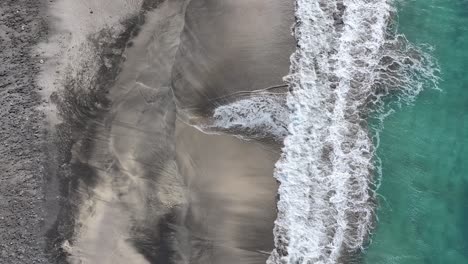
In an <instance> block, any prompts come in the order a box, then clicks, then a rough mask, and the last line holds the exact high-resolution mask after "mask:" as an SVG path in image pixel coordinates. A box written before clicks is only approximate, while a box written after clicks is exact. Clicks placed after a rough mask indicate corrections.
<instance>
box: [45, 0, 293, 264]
mask: <svg viewBox="0 0 468 264" xmlns="http://www.w3.org/2000/svg"><path fill="white" fill-rule="evenodd" d="M128 2H129V3H130V2H131V3H130V4H131V6H133V4H135V3H134V1H128ZM150 2H151V3H153V2H156V1H153V2H152V1H144V2H143V5H150V4H151V3H150ZM123 4H125V3H123ZM99 6H101V5H99ZM150 6H151V7H153V8H154V7H155V8H154V9H153V8H148V9H147V10H148V11H147V12H145V13H142V14H140V15H137V16H136V17H134V18H133V20H130V21H133V22H132V23H135V24H132V25H133V27H134V30H132V31H129V32H128V34H127V33H125V31H124V33H122V34H124V35H122V34H120V35H119V36H120V37H119V38H118V39H119V41H121V42H122V43H118V44H116V45H114V46H111V47H109V48H107V47H106V46H105V45H104V46H102V47H103V48H98V49H96V50H97V51H98V52H110V55H106V56H104V57H103V59H102V60H100V62H98V63H96V64H93V63H87V64H86V63H84V65H89V64H91V65H97V66H94V67H96V68H97V69H103V67H104V68H105V69H106V70H105V71H102V72H104V73H106V76H107V77H106V78H107V79H106V78H105V79H99V78H96V79H93V78H86V77H87V76H88V75H89V73H87V72H84V73H80V74H81V75H80V74H78V75H77V76H79V77H80V79H79V81H80V82H79V83H81V84H82V85H81V86H80V88H79V89H75V88H73V87H74V86H73V85H71V86H70V85H68V86H65V93H63V94H58V95H56V97H59V99H57V101H59V102H62V103H61V104H60V103H59V104H58V111H59V116H61V119H62V120H65V123H66V124H68V125H65V127H66V129H64V128H63V126H62V128H60V129H58V128H57V129H58V131H59V132H58V133H57V134H58V135H62V136H61V138H68V137H71V140H69V141H67V142H68V143H67V144H68V145H67V144H63V146H60V147H62V148H66V147H67V146H69V147H70V149H69V152H70V153H69V154H67V156H69V158H68V159H62V160H61V161H62V165H61V168H64V169H60V170H59V172H58V181H59V182H60V188H59V189H60V190H61V196H62V198H61V199H63V200H65V201H66V202H64V203H61V206H62V207H61V208H62V209H61V210H60V212H59V215H58V219H57V222H56V224H55V225H54V227H53V228H52V231H51V232H49V236H50V240H49V241H50V243H51V244H50V245H49V246H50V247H52V248H55V249H56V250H57V251H55V253H52V255H53V254H58V255H60V256H61V257H59V258H56V259H59V260H60V261H68V262H69V263H164V264H170V263H200V264H201V263H203V264H207V263H213V264H215V263H223V264H230V263H233V264H234V263H264V262H265V260H266V259H267V257H268V254H269V252H270V251H271V250H272V248H273V236H272V229H273V221H274V219H275V217H276V204H275V198H276V191H277V185H276V182H275V180H274V178H273V177H272V174H273V167H274V163H275V162H276V160H277V159H278V157H279V151H280V149H279V146H278V145H269V144H266V143H260V142H254V141H243V140H240V139H238V138H236V137H234V136H233V135H227V134H225V135H213V134H206V133H203V132H201V131H200V130H198V129H196V128H194V127H192V126H189V125H187V124H186V123H184V122H185V121H186V117H187V116H188V117H189V118H190V117H191V115H192V114H198V113H209V111H210V110H212V109H213V106H216V105H219V104H221V103H223V102H222V101H219V100H218V101H213V100H212V99H214V98H217V97H219V96H225V95H229V94H232V93H235V92H238V91H251V90H256V89H262V88H266V87H269V86H274V85H278V84H283V83H282V77H283V76H284V75H286V74H287V72H288V70H289V56H290V54H291V53H292V51H293V49H294V45H295V44H294V40H293V38H292V36H291V34H290V26H291V25H292V23H293V19H294V13H293V1H288V2H287V3H285V2H283V1H274V2H273V3H272V1H267V0H258V1H254V3H252V1H244V0H243V1H211V0H210V1H200V0H192V1H183V0H170V1H164V2H163V3H160V4H158V5H156V4H155V3H153V5H150ZM87 12H88V11H87ZM96 12H98V11H97V10H94V11H93V13H94V14H96ZM96 15H99V13H97V14H96ZM85 19H86V18H85ZM135 21H136V22H135ZM58 23H59V22H58ZM77 23H79V21H78V22H77ZM122 26H123V27H125V26H128V24H122ZM116 27H119V26H116ZM111 31H112V30H111ZM101 35H102V34H101ZM101 35H99V36H101ZM134 35H136V37H135V38H132V36H134ZM107 39H108V38H106V37H104V38H97V39H96V40H95V41H96V43H98V46H99V45H101V44H99V43H101V42H103V41H104V42H105V41H106V40H107ZM130 40H131V41H130ZM99 47H101V46H99ZM119 49H122V50H125V51H124V52H122V53H121V52H120V51H119ZM65 53H67V51H65ZM106 54H107V53H106ZM96 55H98V56H99V55H100V54H96ZM118 58H121V59H118ZM123 58H125V59H123ZM90 61H92V58H90ZM62 63H63V62H62ZM68 63H70V62H68ZM72 72H73V71H72ZM99 72H101V70H99ZM87 74H88V75H87ZM75 75H76V74H75ZM73 78H75V77H74V75H73V74H71V80H73ZM75 79H76V78H75ZM83 81H84V82H83ZM75 82H76V81H75ZM72 83H73V82H72ZM57 89H58V88H57ZM80 89H82V90H80ZM90 91H93V92H90ZM64 95H66V96H65V99H66V100H60V96H64ZM75 97H76V98H78V99H74V98H75ZM70 100H71V102H69V101H70ZM75 100H76V101H75ZM63 102H65V103H63ZM194 106H195V107H196V109H197V110H198V111H186V110H188V109H193V108H192V107H194ZM77 117H78V120H75V119H76V118H77ZM74 118H75V119H74ZM67 133H71V134H67ZM59 142H61V143H60V144H62V143H64V141H59ZM65 143H66V142H65ZM59 163H60V162H59ZM66 168H70V170H67V169H66ZM64 208H65V209H64ZM64 219H65V220H64ZM54 228H55V231H54ZM64 230H65V231H64ZM60 261H59V262H57V263H63V262H60Z"/></svg>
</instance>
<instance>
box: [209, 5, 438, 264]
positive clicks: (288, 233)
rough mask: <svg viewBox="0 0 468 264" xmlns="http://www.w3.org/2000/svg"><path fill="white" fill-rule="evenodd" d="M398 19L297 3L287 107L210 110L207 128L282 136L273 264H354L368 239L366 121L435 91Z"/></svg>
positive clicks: (264, 102)
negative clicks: (396, 24) (428, 89)
mask: <svg viewBox="0 0 468 264" xmlns="http://www.w3.org/2000/svg"><path fill="white" fill-rule="evenodd" d="M394 11H395V10H394V9H393V8H392V5H391V1H389V0H335V1H330V0H296V25H295V27H294V35H295V37H296V40H297V46H298V47H297V50H296V52H295V53H294V54H293V55H292V57H291V70H290V75H289V76H287V77H286V78H285V80H286V81H287V82H288V83H289V86H290V90H291V92H289V93H288V95H287V98H286V99H285V100H286V107H285V104H284V103H283V100H284V98H283V99H281V97H278V96H277V97H269V96H267V95H256V96H252V97H250V98H245V99H241V100H238V101H236V102H234V103H231V104H228V105H224V106H220V107H218V108H217V109H216V110H215V111H214V116H213V117H214V118H213V120H214V121H213V122H212V124H211V128H216V127H217V128H219V129H228V130H230V131H231V132H232V133H241V134H244V135H245V134H247V135H248V136H249V137H255V135H252V134H255V133H257V134H256V135H257V136H264V135H266V134H265V133H270V134H273V135H275V136H276V137H277V138H278V139H279V138H284V136H285V135H287V136H286V137H285V139H284V148H283V150H282V151H283V154H282V157H281V159H280V160H279V161H278V162H277V164H276V170H275V175H274V176H275V177H276V179H278V181H279V182H280V187H279V190H278V193H279V197H280V198H279V201H278V216H277V220H276V221H275V229H274V235H275V249H274V250H273V252H272V254H271V256H270V258H269V259H268V262H267V263H269V264H280V263H281V264H286V263H287V264H312V263H313V264H334V263H350V260H349V259H350V258H352V257H353V256H355V255H356V254H359V253H360V250H361V249H362V248H363V247H364V245H365V243H366V241H367V239H368V236H369V234H370V232H371V230H372V227H373V225H374V222H375V220H374V219H375V214H374V209H375V206H376V202H375V200H376V197H375V196H376V195H375V190H376V186H377V184H376V180H375V178H374V174H378V171H379V170H378V168H375V166H374V164H376V160H375V157H374V150H375V147H374V145H373V138H372V133H370V131H369V127H368V125H367V121H366V119H367V118H368V116H369V114H371V113H372V112H373V113H374V115H377V116H381V117H382V118H383V117H385V116H386V115H387V114H388V113H389V112H388V111H389V109H390V108H392V107H393V106H392V104H390V105H388V104H384V100H383V99H382V98H384V97H387V98H388V97H393V99H391V100H386V101H391V102H394V103H396V104H401V103H402V102H410V101H411V100H412V99H413V98H414V97H415V96H416V95H417V94H418V93H419V92H420V91H421V90H422V89H423V88H424V86H425V85H427V84H429V85H432V86H434V85H435V84H436V82H437V77H436V75H437V74H436V72H437V65H436V64H435V63H434V62H433V61H432V59H431V57H430V56H429V55H428V54H426V53H425V52H423V50H421V49H420V48H417V47H416V46H413V45H411V44H410V43H408V41H407V40H406V39H405V38H404V37H403V36H402V35H398V34H396V33H395V32H394V31H392V30H391V28H392V24H391V22H392V14H394ZM285 124H288V128H287V130H286V129H285V128H284V126H285ZM377 161H378V160H377ZM377 164H378V163H377Z"/></svg>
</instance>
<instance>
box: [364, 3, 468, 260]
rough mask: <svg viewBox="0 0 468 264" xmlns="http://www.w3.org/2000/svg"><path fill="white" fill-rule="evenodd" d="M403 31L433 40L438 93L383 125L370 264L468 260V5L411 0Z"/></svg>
mask: <svg viewBox="0 0 468 264" xmlns="http://www.w3.org/2000/svg"><path fill="white" fill-rule="evenodd" d="M398 17H399V18H398V20H399V31H400V32H402V33H404V34H405V35H406V36H407V38H408V39H409V40H410V41H411V42H413V43H416V44H421V43H427V44H429V45H432V46H433V47H434V48H435V50H434V51H433V56H434V57H435V58H436V59H437V60H438V62H439V64H440V69H441V78H442V80H441V82H440V84H439V88H440V89H441V90H442V91H437V90H435V89H430V88H429V89H426V90H425V91H424V92H422V93H421V94H420V96H419V97H418V98H417V99H416V101H415V102H414V103H413V104H412V105H408V106H404V107H403V108H401V109H399V110H397V111H396V113H394V114H393V115H391V116H389V117H388V118H386V119H385V121H384V128H383V131H382V132H381V133H380V146H379V149H378V155H379V157H380V158H381V160H382V175H383V178H382V183H381V187H380V189H379V194H380V195H381V198H380V207H379V210H378V217H379V223H378V227H377V229H376V230H375V231H374V235H373V241H372V243H371V245H370V246H369V248H368V250H367V252H366V257H365V258H366V259H365V263H367V264H390V263H392V264H393V263H398V264H439V263H440V264H465V263H468V0H406V1H404V2H403V3H402V4H401V5H400V8H399V12H398Z"/></svg>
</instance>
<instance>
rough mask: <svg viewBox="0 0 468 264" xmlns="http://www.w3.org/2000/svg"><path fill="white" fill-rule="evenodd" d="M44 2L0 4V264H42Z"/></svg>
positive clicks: (14, 0)
mask: <svg viewBox="0 0 468 264" xmlns="http://www.w3.org/2000/svg"><path fill="white" fill-rule="evenodd" d="M46 2H47V1H44V0H39V1H38V0H5V1H1V3H0V142H1V143H0V263H8V264H16V263H21V264H23V263H47V261H46V257H45V255H44V253H43V249H42V248H43V239H42V238H43V237H44V236H43V233H42V232H43V231H42V230H43V228H42V226H43V223H44V218H45V216H44V208H43V201H44V193H43V184H44V180H45V178H44V177H45V175H46V173H45V171H46V169H47V168H45V167H44V166H43V164H45V163H44V161H45V160H46V158H47V157H46V151H44V148H46V145H45V142H46V138H47V137H48V136H47V134H46V132H45V131H46V130H45V129H44V128H45V117H44V114H43V113H42V111H40V110H39V109H40V106H41V104H42V103H43V102H42V99H41V96H40V94H39V92H40V88H39V87H38V86H37V85H36V77H37V74H38V73H39V70H40V65H41V64H42V63H43V62H44V61H43V59H42V58H41V56H40V54H36V53H35V51H34V47H35V46H36V44H37V43H38V42H40V41H41V40H43V39H44V38H46V35H47V24H46V22H45V16H44V13H45V12H44V7H45V4H46Z"/></svg>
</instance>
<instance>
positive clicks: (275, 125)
mask: <svg viewBox="0 0 468 264" xmlns="http://www.w3.org/2000/svg"><path fill="white" fill-rule="evenodd" d="M285 101H286V100H285V98H284V95H283V96H281V95H275V94H270V95H266V94H263V95H254V96H253V97H250V98H244V99H241V100H238V101H235V102H232V103H230V104H226V105H223V106H220V107H218V108H216V109H215V110H214V113H213V122H212V124H210V125H209V126H205V128H216V129H221V130H225V131H230V132H233V133H236V134H242V135H243V136H246V137H250V138H264V137H272V138H274V139H276V140H278V141H282V140H283V139H284V137H286V135H287V134H288V130H287V126H288V123H289V122H288V110H287V108H286V102H285Z"/></svg>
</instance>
